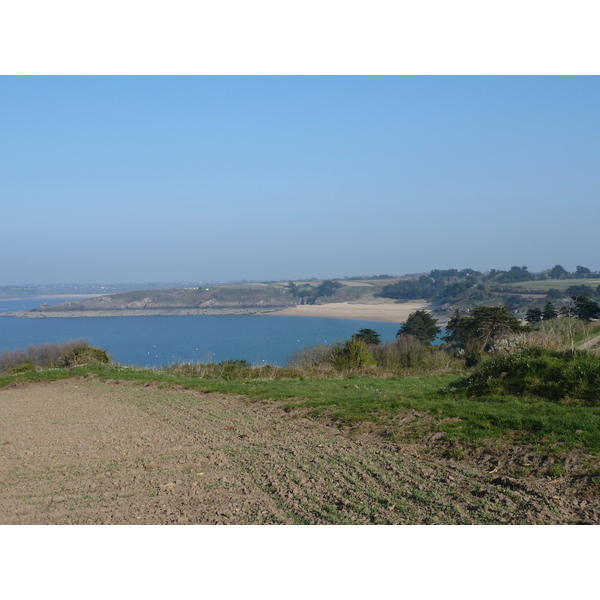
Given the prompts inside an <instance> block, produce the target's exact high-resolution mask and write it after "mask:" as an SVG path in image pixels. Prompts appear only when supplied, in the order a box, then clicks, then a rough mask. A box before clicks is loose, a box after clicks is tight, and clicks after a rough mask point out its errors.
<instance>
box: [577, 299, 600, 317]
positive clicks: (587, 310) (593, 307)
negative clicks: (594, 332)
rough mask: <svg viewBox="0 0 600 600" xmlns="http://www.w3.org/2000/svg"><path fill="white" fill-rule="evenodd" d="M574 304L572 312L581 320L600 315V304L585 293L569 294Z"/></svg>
mask: <svg viewBox="0 0 600 600" xmlns="http://www.w3.org/2000/svg"><path fill="white" fill-rule="evenodd" d="M571 298H572V299H573V303H574V305H575V307H574V309H573V312H574V313H575V314H576V315H577V317H578V318H579V319H581V320H582V321H591V320H592V319H598V318H599V317H600V305H599V304H598V303H597V302H595V301H594V300H592V299H591V298H590V297H589V296H586V295H585V294H574V295H573V296H571Z"/></svg>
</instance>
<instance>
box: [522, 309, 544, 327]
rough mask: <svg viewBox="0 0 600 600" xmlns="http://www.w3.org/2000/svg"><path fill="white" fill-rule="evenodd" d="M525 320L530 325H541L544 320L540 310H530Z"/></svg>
mask: <svg viewBox="0 0 600 600" xmlns="http://www.w3.org/2000/svg"><path fill="white" fill-rule="evenodd" d="M525 320H526V321H527V322H528V323H530V324H533V323H539V322H540V321H541V320H542V311H541V310H540V309H539V308H530V309H529V310H528V311H527V314H526V316H525Z"/></svg>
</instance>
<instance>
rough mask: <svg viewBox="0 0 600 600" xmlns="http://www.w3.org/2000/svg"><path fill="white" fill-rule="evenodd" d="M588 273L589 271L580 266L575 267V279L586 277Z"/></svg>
mask: <svg viewBox="0 0 600 600" xmlns="http://www.w3.org/2000/svg"><path fill="white" fill-rule="evenodd" d="M590 273H591V271H590V270H589V269H588V268H587V267H582V266H581V265H577V268H576V269H575V275H577V277H582V278H583V277H587V276H588V275H589V274H590Z"/></svg>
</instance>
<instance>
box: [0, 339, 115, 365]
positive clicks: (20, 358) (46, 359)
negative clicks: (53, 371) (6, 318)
mask: <svg viewBox="0 0 600 600" xmlns="http://www.w3.org/2000/svg"><path fill="white" fill-rule="evenodd" d="M86 363H110V357H109V356H108V354H107V352H106V351H105V350H100V349H99V348H93V347H92V346H90V345H89V344H88V343H87V342H85V341H81V340H75V341H70V342H65V343H63V344H42V345H39V346H34V345H31V346H29V347H28V348H27V350H22V349H19V350H7V351H5V352H3V353H2V354H0V372H2V373H22V372H25V371H35V370H36V369H40V368H41V369H44V368H46V369H47V368H53V367H72V366H75V365H81V364H86Z"/></svg>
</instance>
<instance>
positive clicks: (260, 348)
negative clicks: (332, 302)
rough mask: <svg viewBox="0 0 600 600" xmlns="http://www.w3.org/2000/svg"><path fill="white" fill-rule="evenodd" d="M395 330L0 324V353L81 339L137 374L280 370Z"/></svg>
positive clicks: (201, 322)
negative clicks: (227, 365) (248, 367)
mask: <svg viewBox="0 0 600 600" xmlns="http://www.w3.org/2000/svg"><path fill="white" fill-rule="evenodd" d="M78 299H79V298H78ZM66 300H68V299H65V298H61V299H59V300H57V299H53V298H42V299H40V298H38V299H34V300H32V299H28V300H2V301H0V312H5V311H12V310H27V309H31V308H35V307H37V306H39V305H40V304H42V303H43V302H47V303H48V304H51V305H52V304H56V303H57V302H64V301H66ZM399 326H400V324H399V323H382V322H378V321H355V320H349V319H323V318H311V317H273V316H265V315H214V316H213V315H211V316H206V315H201V316H162V317H98V318H93V317H91V318H74V319H73V318H58V319H15V318H12V317H0V350H15V349H17V348H26V347H27V346H28V345H29V344H45V343H50V342H58V343H60V342H66V341H68V340H73V339H85V340H87V341H88V342H89V343H90V344H91V345H92V346H97V347H99V348H104V349H105V350H108V353H109V354H110V355H111V357H112V358H113V360H115V361H116V362H118V363H122V364H130V365H139V366H142V367H150V366H164V365H169V364H172V363H173V362H190V361H191V362H220V361H222V360H230V359H246V360H248V361H250V362H252V363H253V364H255V365H260V364H273V365H279V366H283V365H284V364H285V361H286V359H287V358H288V357H289V356H290V355H291V354H292V352H294V351H295V350H298V349H299V348H302V347H308V346H314V345H315V344H323V343H332V342H335V341H338V340H345V339H348V338H349V337H350V336H351V335H352V334H353V333H356V332H357V331H358V330H359V329H362V328H367V327H368V328H370V329H374V330H375V331H377V332H378V333H379V334H380V336H381V340H382V341H383V342H386V341H389V340H393V339H394V337H395V336H396V333H397V331H398V328H399Z"/></svg>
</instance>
